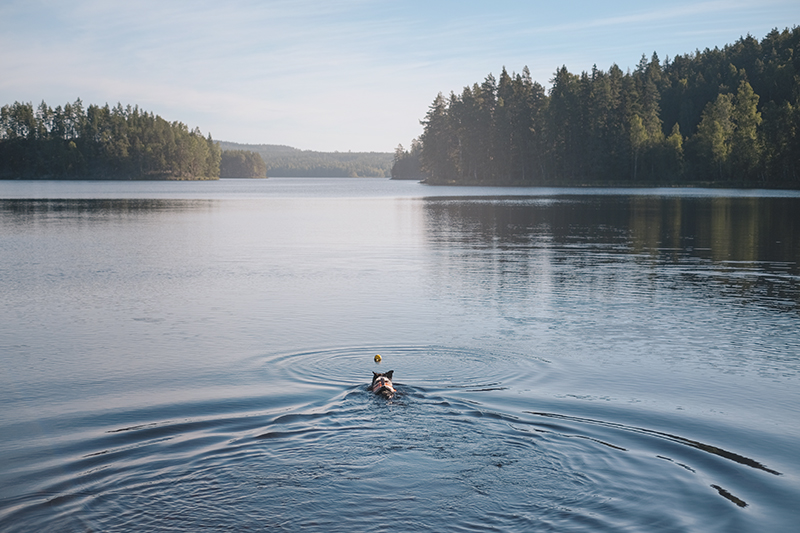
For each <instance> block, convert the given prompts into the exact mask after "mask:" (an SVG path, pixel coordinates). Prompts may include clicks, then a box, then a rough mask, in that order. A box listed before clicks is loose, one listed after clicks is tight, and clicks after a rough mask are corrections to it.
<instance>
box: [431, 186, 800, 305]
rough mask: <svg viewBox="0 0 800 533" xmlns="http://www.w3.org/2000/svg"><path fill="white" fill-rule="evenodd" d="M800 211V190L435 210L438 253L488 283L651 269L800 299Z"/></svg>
mask: <svg viewBox="0 0 800 533" xmlns="http://www.w3.org/2000/svg"><path fill="white" fill-rule="evenodd" d="M798 209H800V199H797V198H747V197H741V198H722V197H714V198H711V197H653V196H574V197H560V198H539V199H524V200H520V199H517V200H511V199H508V200H499V199H469V200H467V199H463V198H460V199H430V200H428V201H427V203H426V210H425V213H426V218H427V220H426V226H427V228H428V229H427V231H428V239H429V241H430V242H431V244H432V245H433V246H434V247H435V249H436V250H437V252H438V253H440V254H444V255H443V257H448V258H454V257H459V260H458V261H450V260H449V259H448V260H446V261H444V262H443V263H442V267H443V268H444V269H445V270H447V269H450V268H466V269H471V270H474V272H475V278H476V280H479V281H480V282H482V283H483V282H485V280H486V279H494V280H495V281H496V282H497V284H498V285H506V286H507V285H508V284H509V283H511V284H519V283H520V282H521V280H523V279H527V280H528V281H527V282H526V283H529V284H533V285H537V284H541V283H543V282H545V281H544V280H542V279H539V278H541V276H542V275H545V273H548V274H547V276H549V277H551V278H552V280H553V281H556V282H558V283H564V282H570V280H574V281H575V282H576V283H577V282H580V283H581V285H582V287H583V289H584V290H585V289H591V290H599V291H601V292H603V291H614V290H615V287H619V284H620V283H640V282H641V277H640V276H639V274H637V272H639V273H641V270H639V267H646V269H647V270H648V272H650V273H651V274H653V275H655V276H656V277H657V278H660V279H661V280H662V281H666V280H670V281H669V283H671V282H673V281H674V282H678V283H681V282H687V283H691V284H695V285H698V286H705V285H708V284H709V283H711V285H709V287H711V286H715V287H719V284H721V285H722V286H725V287H728V288H731V289H734V291H735V292H736V293H738V294H740V295H742V296H746V294H748V293H750V291H753V290H755V291H758V292H759V293H764V294H769V295H771V296H773V297H775V298H778V299H781V300H783V301H784V302H786V301H789V302H799V303H800V283H798V282H797V276H800V267H798V265H799V264H800V217H797V216H796V213H797V212H798ZM487 270H488V271H490V272H491V273H492V276H490V278H486V277H485V274H487ZM460 274H462V275H463V274H464V273H463V272H461V273H460ZM467 275H468V274H467ZM676 275H678V276H679V278H676V277H675V276H676ZM482 276H483V277H482ZM662 276H666V277H662ZM787 276H788V277H787ZM681 280H682V281H681ZM488 288H489V287H487V289H488ZM498 288H499V287H494V289H491V290H498ZM651 288H654V286H651ZM519 289H520V290H522V291H531V290H532V291H534V292H537V289H536V288H535V287H533V286H531V285H529V286H528V287H519ZM609 294H610V293H609ZM791 305H794V304H791Z"/></svg>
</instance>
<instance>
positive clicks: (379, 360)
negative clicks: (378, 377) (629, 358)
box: [375, 354, 381, 363]
mask: <svg viewBox="0 0 800 533" xmlns="http://www.w3.org/2000/svg"><path fill="white" fill-rule="evenodd" d="M375 362H376V363H380V362H381V356H380V354H375Z"/></svg>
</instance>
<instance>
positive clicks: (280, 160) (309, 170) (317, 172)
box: [220, 141, 392, 178]
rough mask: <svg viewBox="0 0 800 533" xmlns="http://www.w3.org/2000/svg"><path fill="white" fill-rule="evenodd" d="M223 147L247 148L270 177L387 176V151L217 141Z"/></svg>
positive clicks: (229, 148)
mask: <svg viewBox="0 0 800 533" xmlns="http://www.w3.org/2000/svg"><path fill="white" fill-rule="evenodd" d="M220 147H221V148H222V149H223V150H247V151H250V152H255V153H257V154H259V155H261V157H262V158H263V159H264V161H265V163H266V166H267V175H268V176H273V177H285V178H295V177H312V178H313V177H325V178H339V177H341V178H348V177H350V178H355V177H359V178H361V177H388V176H390V175H391V168H392V154H391V153H390V152H316V151H313V150H300V149H298V148H292V147H290V146H283V145H275V144H237V143H231V142H224V141H223V142H221V143H220Z"/></svg>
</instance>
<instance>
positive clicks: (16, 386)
mask: <svg viewBox="0 0 800 533" xmlns="http://www.w3.org/2000/svg"><path fill="white" fill-rule="evenodd" d="M0 294H1V295H2V302H3V305H2V306H0V363H2V367H3V370H2V372H0V401H1V405H2V409H0V529H1V530H2V531H4V532H29V531H59V532H86V531H103V532H114V531H164V532H167V531H169V532H174V531H180V532H194V531H223V530H225V531H229V530H230V531H251V530H256V531H265V530H266V531H272V530H275V531H300V530H302V531H320V532H332V531H348V532H349V531H365V532H366V531H444V530H447V531H504V532H505V531H558V532H602V531H609V532H612V531H613V532H627V531H629V532H641V531H665V532H673V531H674V532H681V531H702V532H739V531H741V532H750V531H753V532H756V531H758V532H761V531H770V532H790V531H792V532H793V531H796V528H797V524H798V523H800V508H799V507H798V502H800V453H798V452H800V193H799V192H788V191H759V190H709V189H557V188H552V189H537V188H532V189H526V188H471V187H464V188H454V187H429V186H425V185H422V184H419V183H416V182H408V181H391V180H388V179H278V178H271V179H268V180H223V181H215V182H31V181H27V182H26V181H19V182H16V181H5V182H3V181H0ZM376 354H380V355H381V356H382V361H381V362H380V363H376V362H374V361H373V358H374V356H375V355H376ZM390 369H391V370H394V380H395V386H396V388H397V389H398V393H399V394H398V395H397V396H396V397H395V398H394V399H392V400H388V401H387V400H385V399H382V398H379V397H376V396H374V395H372V394H370V393H369V392H368V387H367V386H368V384H369V382H370V380H371V377H372V372H373V371H376V372H385V371H387V370H390Z"/></svg>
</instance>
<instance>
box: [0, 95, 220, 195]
mask: <svg viewBox="0 0 800 533" xmlns="http://www.w3.org/2000/svg"><path fill="white" fill-rule="evenodd" d="M220 157H221V153H220V149H219V147H218V146H217V144H216V143H214V141H213V140H212V139H211V135H210V134H209V135H208V136H207V137H204V136H203V135H202V134H201V132H200V130H199V129H197V128H195V129H194V130H190V129H189V128H188V127H187V126H186V125H185V124H183V123H181V122H167V121H166V120H164V119H163V118H161V117H160V116H158V115H154V114H153V113H148V112H146V111H141V110H140V109H139V108H138V107H131V106H127V107H124V108H123V107H122V105H121V104H118V105H117V106H116V107H113V108H110V107H109V106H108V105H107V104H106V105H105V106H104V107H99V106H96V105H90V106H89V107H87V108H85V109H84V106H83V102H82V101H81V100H80V99H78V100H76V101H75V102H74V103H71V104H69V103H68V104H66V105H65V106H64V107H61V106H58V107H56V108H55V109H53V108H51V107H50V106H48V105H47V104H46V103H45V102H42V103H41V104H40V105H39V106H38V107H36V108H34V106H33V105H32V104H30V103H19V102H16V103H14V104H13V105H5V106H3V107H2V108H1V109H0V178H6V179H8V178H14V179H20V178H34V179H35V178H50V179H75V178H95V179H217V178H218V177H219V174H220Z"/></svg>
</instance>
